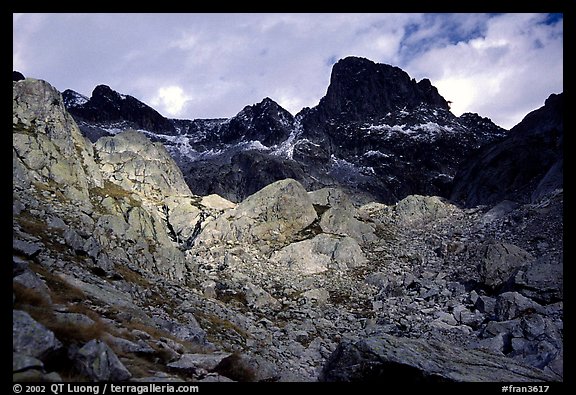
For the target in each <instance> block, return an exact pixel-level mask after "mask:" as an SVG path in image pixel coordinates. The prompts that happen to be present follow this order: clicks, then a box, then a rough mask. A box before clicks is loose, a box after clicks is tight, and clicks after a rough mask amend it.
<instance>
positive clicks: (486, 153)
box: [451, 94, 564, 206]
mask: <svg viewBox="0 0 576 395" xmlns="http://www.w3.org/2000/svg"><path fill="white" fill-rule="evenodd" d="M563 111H564V101H563V94H558V95H555V94H553V95H551V96H550V97H549V98H548V99H547V100H546V102H545V104H544V106H543V107H541V108H539V109H537V110H535V111H532V112H531V113H530V114H528V115H527V116H526V117H525V118H524V119H523V120H522V122H520V123H519V124H518V125H516V126H515V127H513V128H512V129H511V130H510V135H509V137H508V138H506V139H505V140H503V141H501V142H498V143H495V144H492V145H489V146H487V147H485V148H482V149H481V150H479V151H478V152H477V153H476V154H474V155H473V156H472V157H471V158H470V159H469V160H467V161H466V162H465V163H464V164H463V165H462V167H461V168H460V170H459V171H458V174H457V175H456V177H455V179H454V186H453V190H452V196H451V197H452V199H454V200H456V201H460V202H462V203H464V204H465V205H466V206H475V205H478V204H494V203H497V202H499V201H501V200H504V199H508V200H515V201H519V202H530V201H536V200H537V199H538V198H540V197H542V196H544V195H545V194H546V193H548V192H552V191H553V190H554V189H557V188H562V185H563V182H562V177H563V161H564V159H563V134H564V127H563Z"/></svg>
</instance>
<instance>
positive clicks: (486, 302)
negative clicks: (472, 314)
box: [474, 295, 496, 316]
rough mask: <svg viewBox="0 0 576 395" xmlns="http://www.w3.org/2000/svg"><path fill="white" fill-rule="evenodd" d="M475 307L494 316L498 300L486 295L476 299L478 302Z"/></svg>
mask: <svg viewBox="0 0 576 395" xmlns="http://www.w3.org/2000/svg"><path fill="white" fill-rule="evenodd" d="M474 307H476V308H477V309H478V311H480V312H481V313H484V314H487V315H488V316H492V315H494V312H495V309H496V299H494V298H491V297H489V296H485V295H479V296H478V299H476V302H475V303H474Z"/></svg>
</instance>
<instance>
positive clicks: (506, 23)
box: [13, 13, 563, 126]
mask: <svg viewBox="0 0 576 395" xmlns="http://www.w3.org/2000/svg"><path fill="white" fill-rule="evenodd" d="M13 19H14V29H13V44H14V50H13V62H14V67H15V68H16V69H18V67H17V65H25V67H23V69H21V70H20V71H22V72H24V74H25V75H28V76H31V77H37V78H43V79H46V80H48V81H49V82H50V83H52V84H54V85H55V86H56V87H57V88H58V89H61V90H64V89H67V88H71V89H74V90H77V91H79V92H80V93H84V94H89V93H90V92H91V90H92V89H93V88H94V87H95V86H96V85H98V84H108V85H110V86H111V87H112V88H113V89H115V90H117V91H119V92H121V93H125V94H129V95H132V96H135V97H137V98H139V99H141V100H143V101H145V102H149V103H150V104H151V105H153V106H154V105H155V104H154V103H160V104H158V105H159V106H162V108H158V110H160V111H161V112H166V113H167V114H169V115H171V116H178V117H182V118H190V119H192V118H214V117H230V116H233V115H235V114H236V113H237V112H238V111H240V110H241V109H242V108H243V107H244V106H245V105H249V104H254V103H257V102H259V101H261V100H262V99H263V98H264V97H266V96H268V97H270V98H272V99H273V100H276V101H277V102H279V103H280V104H281V105H283V106H285V107H286V108H287V109H288V110H289V111H290V112H292V113H296V112H298V111H299V110H300V109H301V108H298V107H300V106H302V107H304V106H308V107H311V106H314V105H316V104H317V103H318V101H319V100H320V98H321V97H322V96H323V95H324V94H325V93H326V89H327V87H328V84H329V80H330V72H331V68H332V65H333V63H334V62H335V61H336V60H338V59H340V58H343V57H345V56H349V55H354V56H362V57H366V58H369V59H371V60H373V61H375V62H382V63H390V64H393V65H396V66H399V67H401V68H403V69H404V70H406V71H407V72H408V73H409V74H410V75H411V76H412V77H414V78H417V79H421V78H429V79H430V80H431V81H432V83H433V84H434V85H436V86H437V87H438V88H439V90H440V93H441V94H442V95H444V96H445V97H446V98H447V99H448V100H452V101H453V102H454V104H453V109H454V111H455V112H456V111H473V112H477V113H479V114H480V115H483V116H489V117H491V118H493V119H494V120H495V121H496V122H497V123H499V124H501V125H504V126H511V124H513V123H514V122H517V121H519V120H520V119H521V117H522V113H524V114H525V113H526V112H528V111H530V110H532V109H534V108H536V107H539V106H540V105H542V103H543V102H544V99H546V97H547V96H548V95H549V94H550V93H554V92H559V91H560V90H561V85H562V71H563V70H562V23H561V22H560V23H559V24H556V25H550V24H542V23H540V22H542V20H543V19H544V16H542V15H539V14H536V15H530V14H503V15H497V16H491V15H486V14H413V13H409V14H359V13H352V14H335V13H332V14H23V15H15V16H14V18H13ZM170 87H171V88H170ZM168 88H170V90H166V89H168ZM176 88H179V89H181V91H180V90H178V89H176Z"/></svg>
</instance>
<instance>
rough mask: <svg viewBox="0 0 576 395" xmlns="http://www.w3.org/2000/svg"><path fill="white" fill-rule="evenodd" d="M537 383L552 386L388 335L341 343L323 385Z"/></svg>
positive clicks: (493, 357) (489, 361) (460, 352)
mask: <svg viewBox="0 0 576 395" xmlns="http://www.w3.org/2000/svg"><path fill="white" fill-rule="evenodd" d="M374 380H378V381H381V380H387V382H389V383H390V382H398V383H406V382H447V381H449V382H468V381H473V382H486V381H489V382H493V381H499V382H538V381H554V380H555V377H553V376H551V375H549V374H546V373H544V372H543V371H542V370H539V369H536V368H533V367H530V366H525V365H522V364H520V363H518V362H516V361H513V360H512V359H510V358H507V357H504V356H502V355H497V354H494V353H490V352H486V351H482V350H464V349H461V348H459V347H456V346H451V345H449V344H447V343H442V342H437V341H434V340H428V341H424V340H420V339H408V338H397V337H394V336H391V335H388V334H380V335H378V336H374V337H369V338H365V339H362V340H360V341H357V342H352V341H342V342H341V343H340V344H339V345H338V347H337V348H336V351H334V353H333V354H332V355H331V356H330V358H329V359H328V361H327V363H326V365H325V366H324V368H323V370H322V373H321V376H320V381H353V382H356V381H374Z"/></svg>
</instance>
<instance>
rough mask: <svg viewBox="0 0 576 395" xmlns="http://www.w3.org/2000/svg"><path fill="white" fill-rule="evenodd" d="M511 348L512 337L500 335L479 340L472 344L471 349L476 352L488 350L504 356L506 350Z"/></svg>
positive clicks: (504, 334)
mask: <svg viewBox="0 0 576 395" xmlns="http://www.w3.org/2000/svg"><path fill="white" fill-rule="evenodd" d="M507 347H511V346H510V336H509V335H507V334H506V333H499V334H497V335H496V336H493V337H488V338H485V339H478V340H475V341H473V342H471V343H470V345H469V348H472V349H476V350H488V351H493V352H497V353H500V354H502V355H504V350H505V348H507Z"/></svg>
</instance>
